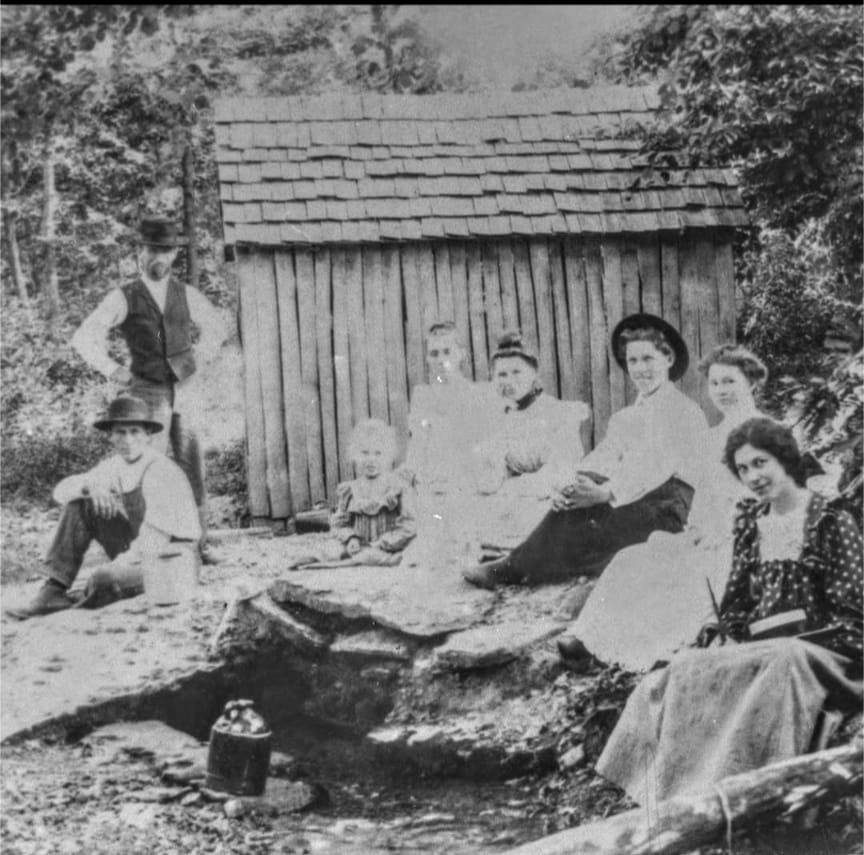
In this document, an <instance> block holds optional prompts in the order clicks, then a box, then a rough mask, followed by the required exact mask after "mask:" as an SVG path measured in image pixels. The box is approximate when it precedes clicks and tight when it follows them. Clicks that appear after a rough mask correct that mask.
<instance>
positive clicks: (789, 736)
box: [597, 418, 864, 805]
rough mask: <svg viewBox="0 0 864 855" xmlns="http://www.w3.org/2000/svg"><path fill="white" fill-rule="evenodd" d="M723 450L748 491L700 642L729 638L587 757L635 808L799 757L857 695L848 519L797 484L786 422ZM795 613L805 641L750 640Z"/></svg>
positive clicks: (688, 662)
mask: <svg viewBox="0 0 864 855" xmlns="http://www.w3.org/2000/svg"><path fill="white" fill-rule="evenodd" d="M724 459H725V462H726V465H727V466H728V467H729V468H730V469H731V470H732V472H733V474H735V475H736V476H737V477H738V478H739V479H741V481H742V482H743V483H744V484H745V485H746V486H747V487H748V488H749V489H750V491H751V492H752V493H753V494H754V497H755V498H751V499H745V500H743V501H742V502H741V503H740V504H739V513H738V516H737V519H736V522H735V534H734V550H733V569H732V573H731V574H730V577H729V581H728V584H727V586H726V592H725V595H724V597H723V600H722V603H721V605H720V608H719V615H718V617H719V624H718V627H716V628H714V629H713V630H712V631H703V633H702V634H701V635H700V643H703V644H705V643H709V640H710V639H711V637H712V636H713V635H716V634H717V633H718V632H719V635H720V638H721V640H723V639H724V638H725V639H728V640H729V641H730V642H731V643H729V644H725V645H724V646H720V647H715V648H711V649H708V650H689V651H686V652H683V653H680V654H678V655H676V656H675V657H673V658H672V660H671V662H670V663H669V665H668V666H667V667H666V668H663V669H660V670H657V671H653V672H651V673H650V674H648V675H647V676H646V677H645V679H643V680H642V682H641V683H640V684H639V685H638V686H637V688H636V690H635V691H634V692H633V694H632V695H631V697H630V699H629V700H628V702H627V706H626V708H625V710H624V713H623V714H622V716H621V720H620V721H619V722H618V725H617V726H616V728H615V731H614V732H613V733H612V736H611V737H610V739H609V742H608V743H607V745H606V748H605V750H604V752H603V755H602V756H601V757H600V760H599V762H598V764H597V771H598V772H599V773H600V774H601V775H603V776H604V777H606V778H608V779H609V780H611V781H613V782H614V783H616V784H618V785H619V786H621V787H623V788H624V789H625V790H626V791H627V793H628V794H629V795H630V796H631V797H632V798H633V799H635V800H636V801H637V802H639V803H640V804H648V805H650V804H651V803H652V802H654V801H655V800H662V799H666V798H669V797H671V796H675V795H679V794H681V793H684V792H693V791H696V790H699V789H702V788H705V787H710V786H711V785H712V784H714V783H716V782H717V781H719V780H720V779H721V778H724V777H726V776H728V775H734V774H737V773H740V772H745V771H749V770H751V769H755V768H759V767H761V766H764V765H766V764H768V763H772V762H776V761H779V760H783V759H787V758H790V757H794V756H797V755H799V754H803V753H806V752H807V751H808V750H811V749H812V748H814V747H818V746H816V745H814V743H816V742H818V741H820V740H823V739H824V736H825V732H824V729H822V728H821V723H822V721H823V717H822V713H823V711H831V712H834V711H838V712H852V711H858V710H860V708H861V703H862V699H864V683H862V679H861V658H862V657H861V649H862V621H861V599H862V587H864V586H862V544H861V535H860V533H859V531H858V528H857V526H856V525H855V521H854V520H853V519H852V517H851V515H850V514H848V513H847V512H846V511H843V510H840V509H839V508H836V507H832V506H831V504H830V503H828V502H827V501H826V500H825V499H824V498H822V497H821V496H819V495H817V494H815V493H812V492H810V491H809V490H807V489H806V487H805V486H804V465H803V462H802V458H801V454H800V452H799V450H798V446H797V444H796V443H795V440H794V438H793V436H792V432H791V431H790V430H789V429H788V428H786V427H784V426H782V425H779V424H777V423H776V422H773V421H772V420H770V419H765V418H758V419H751V420H749V421H747V422H745V423H744V424H743V425H741V426H740V427H738V428H736V429H735V430H734V431H732V433H731V434H730V435H729V439H728V440H727V443H726V451H725V455H724ZM799 609H800V610H802V611H803V612H804V614H805V615H806V627H805V629H806V630H807V632H808V633H810V636H809V640H805V639H804V638H792V637H789V638H774V639H770V640H751V634H750V630H751V627H752V625H753V624H754V622H755V621H759V620H763V619H765V618H772V617H775V616H778V615H782V614H783V613H786V612H790V611H793V610H799ZM798 631H799V632H800V629H799V630H798ZM815 631H822V632H821V635H819V636H814V635H812V633H814V632H815ZM740 642H746V643H740Z"/></svg>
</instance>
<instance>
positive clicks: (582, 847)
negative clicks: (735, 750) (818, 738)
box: [510, 740, 862, 855]
mask: <svg viewBox="0 0 864 855" xmlns="http://www.w3.org/2000/svg"><path fill="white" fill-rule="evenodd" d="M861 780H862V751H861V744H860V742H859V741H858V740H856V741H855V742H854V743H852V744H851V745H844V746H841V747H840V748H832V749H831V750H829V751H819V752H817V753H815V754H805V755H804V756H802V757H795V758H793V759H791V760H785V761H783V762H782V763H774V764H772V765H770V766H765V767H763V768H761V769H756V770H755V771H753V772H746V773H744V774H741V775H733V776H731V777H729V778H724V779H723V780H722V781H720V782H719V783H718V784H717V785H716V786H715V787H714V788H712V789H710V790H704V791H702V792H701V793H695V794H693V795H686V796H677V797H675V798H672V799H667V800H666V801H664V802H660V803H659V804H658V805H657V807H656V809H655V810H652V811H650V812H648V811H646V810H645V809H644V808H641V807H640V808H636V809H635V810H631V811H627V812H626V813H622V814H619V815H618V816H613V817H611V818H610V819H606V820H603V821H602V822H595V823H591V824H590V825H584V826H579V827H578V828H571V829H568V830H566V831H560V832H558V833H557V834H552V835H550V836H549V837H543V838H540V839H539V840H535V841H533V842H532V843H526V844H524V845H523V846H519V847H517V848H516V849H511V850H510V853H511V855H679V853H683V852H690V851H692V850H693V849H697V848H699V847H700V846H705V845H707V844H710V843H714V842H717V841H718V840H719V839H721V838H722V837H723V836H724V835H726V834H731V831H732V830H736V829H738V828H742V827H746V826H748V825H750V824H752V823H754V822H756V821H758V820H763V821H764V820H766V819H769V818H775V819H776V818H780V817H786V816H792V815H793V814H796V813H798V812H799V811H801V810H804V809H807V808H811V807H813V806H815V805H818V804H819V803H821V802H823V801H824V800H826V799H829V798H832V799H833V798H837V797H839V796H843V795H848V794H849V793H857V792H860V790H861Z"/></svg>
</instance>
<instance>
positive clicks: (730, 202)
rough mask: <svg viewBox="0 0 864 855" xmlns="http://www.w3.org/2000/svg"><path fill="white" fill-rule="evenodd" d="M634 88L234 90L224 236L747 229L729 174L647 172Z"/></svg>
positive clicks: (222, 111)
mask: <svg viewBox="0 0 864 855" xmlns="http://www.w3.org/2000/svg"><path fill="white" fill-rule="evenodd" d="M657 105H658V101H657V96H656V93H655V91H654V90H653V89H649V88H638V89H637V88H627V87H623V86H604V87H593V88H591V89H560V90H552V91H546V92H522V93H513V92H506V93H485V94H479V95H453V94H445V95H425V96H402V95H367V94H364V95H335V96H322V97H317V98H245V99H223V100H221V101H219V102H217V105H216V159H217V163H218V168H219V183H220V194H221V199H222V217H223V222H224V227H225V241H226V243H228V244H261V245H280V244H332V243H358V242H377V241H390V240H421V239H423V240H425V239H434V238H445V237H451V236H452V237H460V238H469V237H489V236H509V235H525V236H530V235H554V234H560V233H570V234H580V233H594V234H598V233H607V234H608V233H620V232H654V231H658V230H668V229H681V228H687V227H693V228H706V227H719V226H741V225H746V224H747V222H748V221H747V217H746V214H745V211H744V209H743V207H742V203H741V199H740V196H739V194H738V191H737V186H736V179H735V176H734V173H733V172H732V171H731V170H725V169H724V170H720V169H692V170H686V171H685V170H669V171H663V172H654V173H651V174H647V173H646V170H645V162H644V159H642V158H640V156H639V154H638V149H639V143H638V142H637V141H635V140H634V139H626V138H625V136H626V132H627V130H628V128H629V127H632V126H633V125H634V124H635V123H641V122H645V121H646V120H648V119H650V117H651V112H652V111H653V110H655V109H656V108H657Z"/></svg>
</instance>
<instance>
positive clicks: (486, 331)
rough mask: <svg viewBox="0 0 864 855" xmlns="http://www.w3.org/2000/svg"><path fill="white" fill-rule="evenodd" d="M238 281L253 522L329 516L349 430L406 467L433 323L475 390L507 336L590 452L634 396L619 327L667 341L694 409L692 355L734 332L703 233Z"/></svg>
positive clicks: (486, 250) (409, 258)
mask: <svg viewBox="0 0 864 855" xmlns="http://www.w3.org/2000/svg"><path fill="white" fill-rule="evenodd" d="M239 267H240V269H239V271H238V272H239V282H240V313H241V329H242V334H243V346H244V352H245V366H246V367H245V383H244V388H245V400H246V411H247V442H248V471H249V482H250V484H249V495H250V505H251V512H252V515H253V516H254V517H256V518H262V517H268V516H269V517H272V518H280V517H284V516H287V515H288V514H291V513H296V512H297V511H299V510H303V509H305V508H306V507H309V505H310V504H312V503H314V502H318V501H322V500H324V499H327V500H328V501H330V502H331V503H332V501H333V498H334V496H335V488H336V484H337V482H338V481H339V480H344V479H346V478H352V477H353V468H352V466H351V462H350V460H349V459H348V455H347V442H348V436H349V434H350V432H351V429H352V428H353V426H354V424H356V423H357V422H358V421H360V420H361V419H363V418H367V417H368V416H370V415H371V416H372V417H374V418H380V419H382V420H384V421H388V422H389V423H390V424H392V425H393V426H394V428H395V429H396V431H397V435H398V437H399V445H400V451H401V452H402V453H404V451H405V445H406V442H407V439H408V437H407V423H408V408H409V398H410V394H411V392H410V390H411V389H412V388H413V387H414V386H416V385H418V384H420V383H425V382H426V379H427V378H426V363H425V340H426V332H427V330H428V328H429V325H430V324H432V323H434V322H436V321H444V320H449V321H453V322H454V323H455V324H456V329H457V331H458V334H459V336H460V338H461V339H462V341H463V342H464V344H465V347H466V350H467V352H468V358H467V359H466V363H467V364H466V366H465V370H466V373H467V374H468V375H469V376H473V378H474V379H475V380H478V381H483V380H488V379H489V370H490V357H491V354H492V352H493V351H494V349H495V344H496V341H497V337H498V336H499V335H500V334H501V333H502V332H503V331H504V330H505V329H507V328H509V327H513V326H519V327H521V329H522V331H523V334H524V335H525V337H526V339H527V340H528V341H529V342H530V343H531V344H532V345H534V346H536V347H537V349H538V351H539V354H540V359H541V372H542V376H543V380H544V386H545V388H546V389H547V390H548V391H549V393H550V394H554V395H558V396H559V397H563V398H565V399H574V398H575V399H579V400H584V401H586V402H587V403H589V404H590V405H591V407H592V410H593V414H594V441H595V443H596V442H597V441H598V440H599V439H600V438H602V436H603V435H604V433H605V430H606V426H607V424H608V420H609V416H610V415H611V413H613V412H615V411H616V410H617V409H619V408H620V407H622V406H623V405H624V404H625V402H626V401H632V400H633V397H634V395H633V390H632V388H631V387H630V384H629V383H628V382H627V380H626V377H625V375H624V373H623V372H622V371H621V369H620V368H619V367H618V365H617V363H616V362H615V360H614V357H613V355H612V354H611V353H610V352H609V347H608V342H609V335H610V333H611V331H612V329H614V327H615V325H616V324H617V323H618V321H619V320H620V319H621V318H622V317H624V316H625V315H627V314H629V313H631V312H636V311H640V310H641V311H646V312H651V313H653V314H660V315H662V316H664V317H665V318H667V319H668V320H669V321H670V322H671V323H672V324H674V325H675V326H676V327H677V328H678V329H680V330H681V332H682V334H683V336H684V338H685V340H686V341H687V343H688V345H689V347H690V349H691V356H692V359H691V366H692V367H691V369H690V370H689V371H688V373H687V375H686V377H685V378H684V381H683V383H682V387H683V389H684V390H685V391H686V392H687V393H688V394H691V395H693V396H694V397H698V396H699V393H700V390H701V384H700V379H699V376H698V373H697V371H696V369H695V366H696V363H697V362H698V360H699V358H700V356H701V355H702V354H703V353H704V352H705V351H706V350H707V349H709V348H710V347H712V346H713V345H714V344H716V343H718V342H721V341H729V340H732V338H733V336H734V330H735V306H734V283H733V267H732V248H731V243H730V241H729V240H727V239H726V238H725V236H723V235H717V234H708V233H704V234H699V233H695V234H691V233H685V234H684V235H680V234H677V233H668V234H667V233H663V234H662V235H652V236H644V237H643V236H639V237H636V236H628V235H610V236H604V237H602V238H590V239H588V238H583V237H581V236H575V235H571V236H567V237H564V238H532V239H527V240H525V239H512V240H498V241H485V242H479V241H447V242H443V241H442V242H438V243H435V244H431V243H417V244H389V245H366V246H362V247H361V246H346V247H338V248H320V249H315V250H310V249H301V248H296V249H292V248H290V247H286V248H285V249H281V250H278V251H276V252H272V251H271V252H268V251H265V250H261V251H258V252H250V253H244V254H241V256H240V264H239ZM700 403H701V400H700Z"/></svg>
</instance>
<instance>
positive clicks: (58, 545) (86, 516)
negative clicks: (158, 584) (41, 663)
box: [9, 396, 201, 620]
mask: <svg viewBox="0 0 864 855" xmlns="http://www.w3.org/2000/svg"><path fill="white" fill-rule="evenodd" d="M94 427H96V428H98V429H99V430H103V431H110V432H111V443H112V445H113V446H114V451H115V452H116V453H115V454H113V455H112V456H110V457H108V458H106V459H105V460H103V461H102V462H101V463H99V464H97V465H96V466H95V467H94V468H93V469H91V470H90V471H89V472H85V473H83V474H82V475H71V476H70V477H68V478H64V479H63V480H62V481H61V482H60V483H59V484H58V485H57V487H56V488H55V490H54V494H53V495H54V500H55V501H56V502H58V503H60V504H62V505H64V508H63V514H62V516H61V517H60V522H59V524H58V526H57V530H56V532H55V533H54V540H53V542H52V543H51V547H50V548H49V550H48V555H47V557H46V559H45V564H46V567H45V571H44V572H45V575H46V576H47V577H48V579H47V581H46V582H45V583H44V585H43V586H42V587H41V589H40V590H39V592H38V593H37V595H36V598H35V600H34V601H33V602H32V603H31V604H30V606H28V607H26V608H23V609H18V610H13V609H10V610H9V614H10V615H12V616H13V617H17V618H19V619H21V620H24V619H26V618H29V617H34V616H36V615H46V614H51V613H52V612H56V611H60V610H62V609H66V608H69V607H70V606H72V605H75V600H73V599H72V598H71V597H70V596H69V594H68V590H69V588H70V587H71V585H72V583H73V582H74V581H75V577H76V576H77V575H78V571H79V570H80V569H81V564H82V562H83V560H84V555H85V553H86V552H87V549H88V548H89V546H90V544H91V543H92V541H94V540H95V541H97V542H98V543H99V544H100V545H101V546H102V548H103V549H104V550H105V552H106V553H107V554H108V557H109V558H110V559H112V560H113V559H114V558H116V557H117V556H118V555H120V554H121V553H124V552H128V551H129V550H130V549H133V550H134V551H135V552H137V553H138V554H139V555H140V556H141V558H142V560H146V559H147V558H148V557H155V556H158V555H159V554H160V553H162V552H163V551H164V550H165V549H166V547H167V546H168V544H169V543H172V544H175V543H177V542H183V541H185V542H186V543H187V544H188V546H189V548H190V549H193V550H194V548H195V547H197V543H198V540H199V538H200V537H201V526H200V523H199V520H198V511H197V508H196V506H195V499H194V497H193V495H192V488H191V487H190V486H189V481H188V480H187V479H186V476H185V475H184V474H183V472H182V470H181V469H180V468H179V467H178V466H177V465H176V464H175V463H173V462H172V461H170V460H169V459H168V458H167V457H165V455H164V454H162V453H160V452H158V451H156V450H155V449H153V448H151V447H150V439H151V437H152V435H153V434H154V433H157V432H158V431H160V430H162V425H161V424H160V423H159V422H158V421H155V420H154V419H153V418H152V417H151V415H150V408H149V407H148V406H147V404H146V403H144V401H142V400H140V399H139V398H133V397H131V396H121V397H119V398H117V399H116V400H114V401H112V403H111V406H110V407H109V408H108V415H107V416H106V417H105V418H104V419H101V420H99V421H97V422H96V423H95V424H94ZM98 578H99V582H100V585H101V587H105V588H109V589H110V588H115V587H119V588H122V593H123V594H124V595H126V596H131V595H134V594H136V593H140V592H141V591H142V590H143V581H142V578H143V577H142V571H141V569H140V565H139V566H138V567H129V568H126V567H124V568H122V569H121V568H111V569H109V570H107V571H104V572H102V573H99V574H98Z"/></svg>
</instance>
